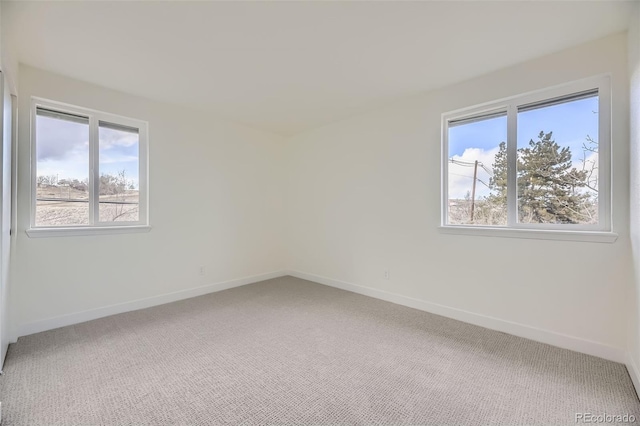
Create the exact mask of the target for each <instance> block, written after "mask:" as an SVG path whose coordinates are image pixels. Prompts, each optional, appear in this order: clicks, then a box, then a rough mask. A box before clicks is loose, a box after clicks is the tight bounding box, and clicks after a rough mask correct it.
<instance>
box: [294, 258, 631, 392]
mask: <svg viewBox="0 0 640 426" xmlns="http://www.w3.org/2000/svg"><path fill="white" fill-rule="evenodd" d="M287 273H288V275H291V276H294V277H297V278H302V279H304V280H309V281H313V282H316V283H319V284H324V285H328V286H330V287H336V288H339V289H342V290H347V291H351V292H353V293H358V294H362V295H364V296H369V297H373V298H376V299H381V300H385V301H387V302H391V303H396V304H398V305H403V306H408V307H410V308H414V309H419V310H421V311H426V312H430V313H432V314H436V315H441V316H443V317H447V318H453V319H456V320H459V321H463V322H466V323H469V324H473V325H478V326H481V327H485V328H489V329H491V330H497V331H501V332H503V333H508V334H512V335H515V336H519V337H524V338H526V339H531V340H535V341H537V342H542V343H546V344H548V345H552V346H557V347H560V348H564V349H569V350H572V351H576V352H581V353H585V354H588V355H593V356H597V357H600V358H604V359H608V360H610V361H615V362H619V363H623V364H624V363H625V362H626V361H627V357H626V356H625V351H624V350H623V349H620V348H616V347H613V346H609V345H605V344H602V343H598V342H594V341H591V340H586V339H581V338H579V337H574V336H569V335H566V334H562V333H556V332H554V331H550V330H544V329H541V328H537V327H532V326H529V325H525V324H520V323H516V322H512V321H507V320H503V319H500V318H494V317H490V316H487V315H482V314H477V313H474V312H469V311H465V310H462V309H457V308H452V307H449V306H445V305H440V304H437V303H432V302H427V301H424V300H420V299H414V298H412V297H407V296H402V295H400V294H396V293H390V292H387V291H384V290H378V289H374V288H371V287H365V286H361V285H357V284H352V283H348V282H344V281H339V280H334V279H332V278H327V277H323V276H319V275H314V274H308V273H305V272H300V271H291V270H290V271H287ZM636 386H637V385H636Z"/></svg>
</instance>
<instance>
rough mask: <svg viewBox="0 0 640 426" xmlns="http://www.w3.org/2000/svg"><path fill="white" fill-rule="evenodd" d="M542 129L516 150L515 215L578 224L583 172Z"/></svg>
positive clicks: (527, 219)
mask: <svg viewBox="0 0 640 426" xmlns="http://www.w3.org/2000/svg"><path fill="white" fill-rule="evenodd" d="M552 137H553V132H549V133H545V132H543V131H541V132H540V134H539V135H538V140H537V141H533V139H532V140H530V141H529V146H528V147H527V148H520V149H518V217H519V220H520V221H521V222H525V223H527V222H532V223H563V224H571V223H580V222H581V221H582V220H583V219H584V217H583V214H582V213H581V210H582V206H583V204H584V203H585V201H586V200H587V198H588V194H586V193H585V191H581V189H582V188H584V187H585V186H586V183H587V182H586V179H587V176H586V172H585V171H578V170H577V169H576V168H574V167H573V163H572V162H571V150H570V149H569V147H564V148H561V147H560V146H559V145H558V144H557V143H556V142H555V140H553V139H552Z"/></svg>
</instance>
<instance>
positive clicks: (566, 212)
mask: <svg viewBox="0 0 640 426" xmlns="http://www.w3.org/2000/svg"><path fill="white" fill-rule="evenodd" d="M610 151H611V142H610V89H609V79H608V77H598V78H592V79H588V80H583V81H580V82H577V83H572V84H570V85H565V86H562V87H559V88H553V89H549V90H545V91H541V92H536V93H532V94H527V95H522V96H517V97H514V98H509V99H506V100H503V101H498V102H494V103H491V104H485V105H482V106H480V107H474V108H469V109H465V110H462V111H456V112H452V113H448V114H444V115H443V153H444V158H443V220H442V222H443V223H442V225H443V227H444V228H456V227H457V228H464V229H466V230H469V229H473V230H477V229H483V228H484V229H485V231H486V230H504V229H506V230H523V231H528V232H529V234H530V233H531V231H562V232H563V233H564V235H566V232H567V231H576V232H582V233H589V232H596V233H598V232H600V233H610V231H611V199H610V192H611V191H610V181H611V178H610ZM472 233H473V231H472ZM486 233H487V232H485V234H486ZM520 235H525V233H523V234H512V235H509V236H520Z"/></svg>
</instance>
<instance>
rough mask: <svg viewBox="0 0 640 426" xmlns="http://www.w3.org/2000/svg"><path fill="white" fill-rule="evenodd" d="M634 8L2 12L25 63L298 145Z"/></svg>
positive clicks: (118, 5) (417, 5)
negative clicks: (329, 126) (304, 134)
mask: <svg viewBox="0 0 640 426" xmlns="http://www.w3.org/2000/svg"><path fill="white" fill-rule="evenodd" d="M630 7H631V3H630V2H624V1H609V2H590V1H571V2H545V1H542V2H541V1H533V2H519V1H499V2H484V1H472V2H451V1H449V2H183V1H174V2H120V1H114V2H6V1H5V2H2V26H3V37H4V42H5V43H7V44H6V45H5V46H9V47H10V49H11V50H12V53H13V55H14V56H15V57H16V59H17V60H18V61H20V62H22V63H25V64H29V65H32V66H35V67H39V68H43V69H46V70H50V71H54V72H57V73H60V74H64V75H68V76H71V77H75V78H77V79H80V80H85V81H88V82H92V83H96V84H100V85H103V86H106V87H110V88H114V89H117V90H121V91H124V92H128V93H132V94H136V95H140V96H144V97H147V98H151V99H156V100H160V101H166V102H171V103H177V104H181V105H185V106H189V107H192V108H198V109H204V110H207V111H210V112H212V113H213V114H216V115H218V116H221V117H225V118H227V119H232V120H234V121H238V122H241V123H244V124H248V125H251V126H254V127H257V128H262V129H266V130H270V131H273V132H277V133H280V134H284V135H290V134H293V133H296V132H300V131H303V130H305V129H309V128H312V127H315V126H319V125H322V124H325V123H328V122H331V121H334V120H338V119H341V118H344V117H347V116H350V115H353V114H356V113H359V112H362V111H365V110H368V109H371V108H374V107H376V106H378V105H380V104H383V103H385V102H389V101H392V100H394V99H396V98H399V97H403V96H407V95H412V94H416V93H420V92H424V91H427V90H430V89H433V88H436V87H442V86H445V85H448V84H451V83H454V82H457V81H461V80H464V79H468V78H471V77H474V76H477V75H480V74H484V73H487V72H489V71H492V70H496V69H499V68H504V67H506V66H509V65H512V64H515V63H518V62H522V61H525V60H528V59H531V58H534V57H537V56H541V55H544V54H547V53H551V52H554V51H558V50H562V49H564V48H567V47H570V46H573V45H576V44H579V43H582V42H585V41H588V40H593V39H597V38H600V37H603V36H605V35H607V34H610V33H614V32H619V31H623V30H625V29H626V28H627V16H628V14H629V10H630Z"/></svg>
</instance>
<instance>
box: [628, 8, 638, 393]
mask: <svg viewBox="0 0 640 426" xmlns="http://www.w3.org/2000/svg"><path fill="white" fill-rule="evenodd" d="M629 79H630V82H631V84H630V91H629V93H630V99H631V102H630V108H629V112H630V114H629V116H630V130H631V135H630V136H631V137H630V141H631V155H630V159H631V187H630V189H631V192H630V199H631V226H630V228H631V249H632V255H633V265H634V272H635V277H634V278H635V279H634V280H633V282H632V283H631V286H630V290H629V292H630V297H629V326H628V347H629V359H628V362H627V365H628V367H629V372H630V373H631V377H632V378H633V379H634V384H635V386H636V390H638V391H639V392H640V369H639V368H640V221H639V219H640V3H638V4H636V7H635V13H634V14H633V16H632V17H631V27H630V29H629Z"/></svg>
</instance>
